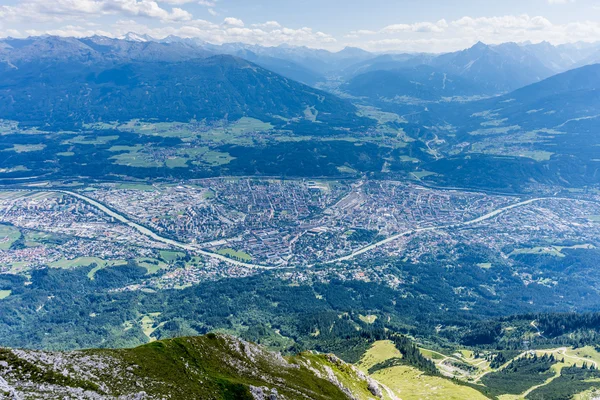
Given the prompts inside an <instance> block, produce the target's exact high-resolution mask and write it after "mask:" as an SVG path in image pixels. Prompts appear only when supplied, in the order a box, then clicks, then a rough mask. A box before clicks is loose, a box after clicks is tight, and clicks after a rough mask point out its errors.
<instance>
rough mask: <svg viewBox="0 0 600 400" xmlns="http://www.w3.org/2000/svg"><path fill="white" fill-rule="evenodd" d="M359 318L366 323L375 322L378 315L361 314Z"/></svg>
mask: <svg viewBox="0 0 600 400" xmlns="http://www.w3.org/2000/svg"><path fill="white" fill-rule="evenodd" d="M358 318H359V319H360V320H361V321H362V322H364V323H365V324H374V323H375V321H377V315H359V316H358Z"/></svg>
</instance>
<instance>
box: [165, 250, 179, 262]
mask: <svg viewBox="0 0 600 400" xmlns="http://www.w3.org/2000/svg"><path fill="white" fill-rule="evenodd" d="M184 256H185V253H182V252H180V251H169V250H161V251H160V258H162V259H163V260H165V261H166V262H168V263H172V262H175V261H177V259H178V258H182V257H184Z"/></svg>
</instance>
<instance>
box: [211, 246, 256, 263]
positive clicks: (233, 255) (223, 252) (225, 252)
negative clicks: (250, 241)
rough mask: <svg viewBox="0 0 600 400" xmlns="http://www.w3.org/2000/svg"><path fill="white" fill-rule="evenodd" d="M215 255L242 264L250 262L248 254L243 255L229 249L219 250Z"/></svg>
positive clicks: (250, 257)
mask: <svg viewBox="0 0 600 400" xmlns="http://www.w3.org/2000/svg"><path fill="white" fill-rule="evenodd" d="M217 253H218V254H221V255H223V256H226V257H229V258H233V259H236V260H240V261H243V262H250V261H252V256H251V255H250V254H248V253H245V252H243V251H236V250H234V249H231V248H226V249H221V250H219V251H217Z"/></svg>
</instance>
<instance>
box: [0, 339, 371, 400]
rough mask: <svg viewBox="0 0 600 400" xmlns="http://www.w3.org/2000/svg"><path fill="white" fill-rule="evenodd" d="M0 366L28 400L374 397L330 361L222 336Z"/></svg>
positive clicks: (349, 371)
mask: <svg viewBox="0 0 600 400" xmlns="http://www.w3.org/2000/svg"><path fill="white" fill-rule="evenodd" d="M0 361H4V362H6V363H7V364H8V365H9V367H6V366H3V363H0V376H2V377H4V378H5V379H6V381H7V382H8V384H9V385H10V387H11V388H12V389H11V390H15V389H16V390H17V391H18V392H20V393H21V394H24V393H27V394H29V395H33V397H34V398H53V397H52V396H54V398H59V397H60V398H62V397H63V396H66V395H67V393H72V392H73V390H76V388H81V389H84V390H91V391H93V392H96V393H98V394H102V395H108V396H123V395H135V394H137V393H140V392H141V391H144V392H145V393H146V394H147V395H148V396H150V397H149V398H165V396H170V397H171V398H178V399H184V398H185V399H242V400H243V399H253V397H252V394H251V386H253V387H259V388H266V389H265V391H266V393H271V390H272V389H276V391H277V392H278V393H279V394H280V395H283V396H284V397H285V398H286V399H306V398H310V399H315V400H327V399H336V400H337V399H344V398H349V396H348V395H347V394H348V393H351V394H352V395H353V396H354V397H355V398H357V399H367V398H372V397H373V395H372V394H371V393H370V392H369V389H368V381H367V379H366V378H365V377H364V376H361V375H362V374H360V372H358V371H357V370H356V369H355V368H354V367H352V366H350V365H348V364H345V363H343V362H341V361H340V360H338V359H337V358H335V357H332V356H325V355H316V354H312V353H303V354H300V355H297V356H294V357H290V358H287V359H284V358H283V357H281V356H279V355H278V354H275V353H271V352H268V351H266V350H264V349H263V348H262V347H260V346H257V345H254V344H251V343H247V342H244V341H241V340H239V339H235V338H233V337H230V336H224V335H207V336H202V337H193V338H179V339H172V340H164V341H158V342H154V343H151V344H148V345H144V346H141V347H137V348H134V349H127V350H87V351H83V352H72V353H47V352H33V351H17V350H13V351H11V350H6V349H4V350H2V349H0ZM10 369H12V372H9V370H10ZM31 371H35V373H33V374H31ZM64 371H71V372H70V373H67V374H65V373H64ZM32 384H33V385H32ZM42 384H45V385H46V386H42ZM49 385H50V386H49ZM32 388H33V389H32ZM73 388H75V389H73ZM0 394H1V393H0Z"/></svg>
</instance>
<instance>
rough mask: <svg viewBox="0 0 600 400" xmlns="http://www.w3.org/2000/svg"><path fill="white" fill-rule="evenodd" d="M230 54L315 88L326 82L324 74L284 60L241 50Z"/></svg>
mask: <svg viewBox="0 0 600 400" xmlns="http://www.w3.org/2000/svg"><path fill="white" fill-rule="evenodd" d="M230 53H231V54H232V55H234V56H236V57H240V58H243V59H245V60H248V61H251V62H253V63H255V64H257V65H260V66H261V67H263V68H266V69H268V70H271V71H273V72H276V73H278V74H280V75H283V76H285V77H286V78H290V79H293V80H295V81H298V82H302V83H304V84H306V85H310V86H314V85H316V84H317V83H318V82H322V81H325V76H323V75H322V74H320V73H318V72H315V71H313V70H311V69H309V68H306V67H304V66H302V65H300V64H297V63H295V62H293V61H289V60H285V59H283V58H275V57H271V56H267V55H259V54H256V53H254V52H252V51H251V50H247V49H240V50H238V51H233V52H230ZM227 54H229V53H227Z"/></svg>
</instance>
